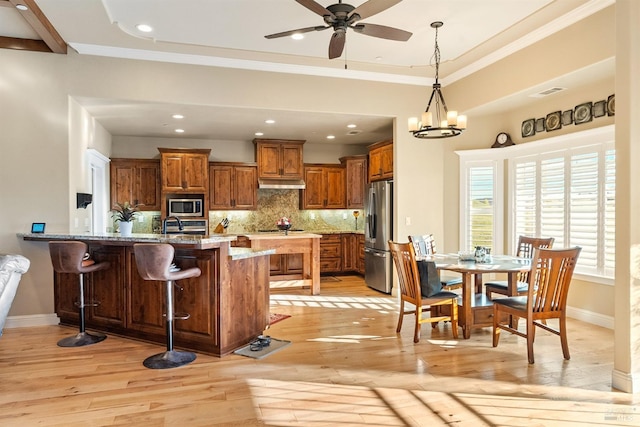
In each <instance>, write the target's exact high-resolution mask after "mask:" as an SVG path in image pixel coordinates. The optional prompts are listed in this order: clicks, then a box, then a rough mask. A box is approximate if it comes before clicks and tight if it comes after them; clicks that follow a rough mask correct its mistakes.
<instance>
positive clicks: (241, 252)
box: [229, 247, 276, 261]
mask: <svg viewBox="0 0 640 427" xmlns="http://www.w3.org/2000/svg"><path fill="white" fill-rule="evenodd" d="M275 253H276V250H275V249H251V248H235V247H231V248H229V257H231V259H232V260H233V261H236V260H239V259H247V258H254V257H258V256H264V255H273V254H275Z"/></svg>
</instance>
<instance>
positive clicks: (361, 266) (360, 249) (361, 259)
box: [356, 234, 364, 276]
mask: <svg viewBox="0 0 640 427" xmlns="http://www.w3.org/2000/svg"><path fill="white" fill-rule="evenodd" d="M356 271H357V272H358V273H360V274H362V275H363V276H364V234H358V261H357V267H356Z"/></svg>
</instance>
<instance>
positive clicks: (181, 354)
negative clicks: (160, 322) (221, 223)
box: [133, 243, 201, 369]
mask: <svg viewBox="0 0 640 427" xmlns="http://www.w3.org/2000/svg"><path fill="white" fill-rule="evenodd" d="M133 251H134V254H135V258H136V264H137V265H138V273H140V276H141V277H142V278H143V279H144V280H162V281H164V282H165V286H166V295H165V298H166V306H167V313H166V318H167V320H166V330H167V351H165V352H162V353H158V354H155V355H153V356H149V357H147V358H146V359H145V360H144V362H143V365H144V366H146V367H147V368H150V369H168V368H177V367H178V366H182V365H186V364H188V363H191V362H193V361H194V360H196V355H195V353H191V352H189V351H178V350H174V349H173V321H174V319H188V318H189V314H184V315H177V314H176V313H174V312H173V286H174V282H175V281H176V280H181V279H188V278H190V277H198V276H200V273H201V271H200V269H199V268H198V267H193V268H189V269H187V270H178V271H171V270H172V269H171V263H172V261H173V256H174V254H175V249H174V248H173V246H171V245H169V244H166V243H135V244H134V245H133Z"/></svg>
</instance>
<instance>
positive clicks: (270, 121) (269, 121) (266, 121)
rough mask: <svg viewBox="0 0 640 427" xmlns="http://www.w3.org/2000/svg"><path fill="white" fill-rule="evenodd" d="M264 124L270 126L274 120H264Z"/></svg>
mask: <svg viewBox="0 0 640 427" xmlns="http://www.w3.org/2000/svg"><path fill="white" fill-rule="evenodd" d="M264 122H265V123H267V124H270V125H272V124H274V123H275V122H276V121H275V120H273V119H267V120H265V121H264Z"/></svg>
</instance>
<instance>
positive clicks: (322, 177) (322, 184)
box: [300, 164, 346, 209]
mask: <svg viewBox="0 0 640 427" xmlns="http://www.w3.org/2000/svg"><path fill="white" fill-rule="evenodd" d="M304 181H305V187H306V188H305V189H304V190H302V194H301V197H300V209H344V208H345V207H346V196H345V168H344V167H343V166H340V165H323V164H308V165H305V167H304Z"/></svg>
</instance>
